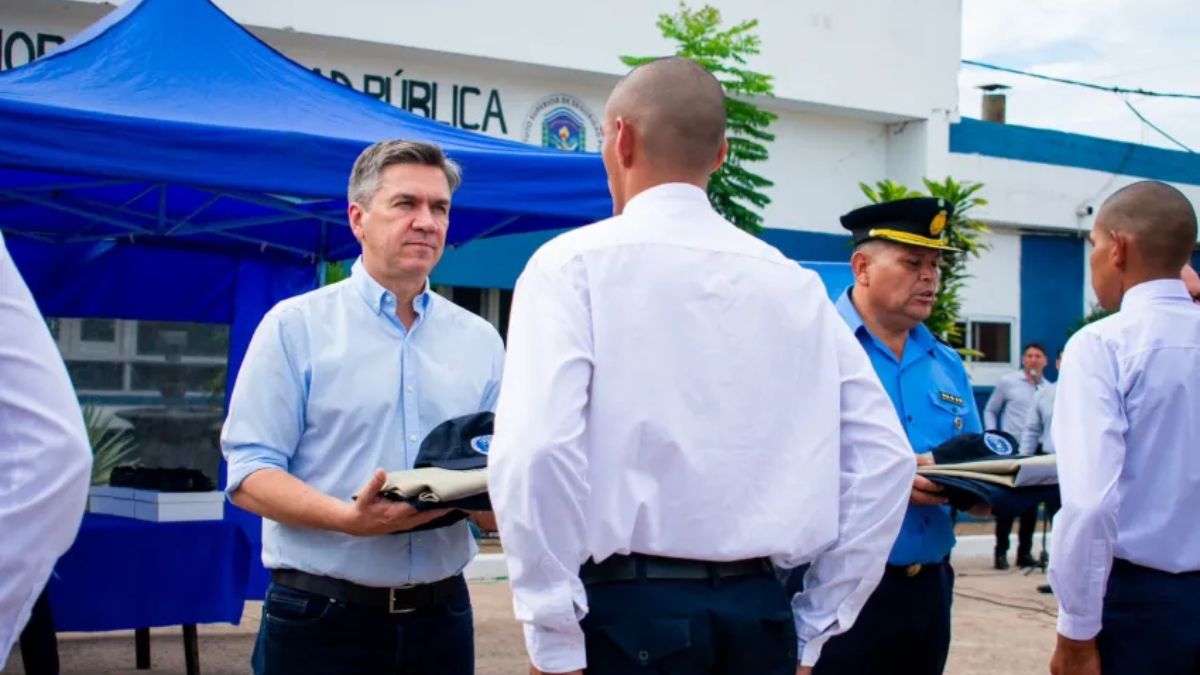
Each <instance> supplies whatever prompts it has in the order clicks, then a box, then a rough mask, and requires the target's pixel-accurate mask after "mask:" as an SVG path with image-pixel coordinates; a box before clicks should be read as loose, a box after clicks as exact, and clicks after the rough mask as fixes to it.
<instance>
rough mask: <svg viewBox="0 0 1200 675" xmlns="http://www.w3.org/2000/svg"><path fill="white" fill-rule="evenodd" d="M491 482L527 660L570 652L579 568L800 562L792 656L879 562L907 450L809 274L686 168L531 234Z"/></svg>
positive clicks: (575, 644) (899, 501)
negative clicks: (619, 559) (613, 212)
mask: <svg viewBox="0 0 1200 675" xmlns="http://www.w3.org/2000/svg"><path fill="white" fill-rule="evenodd" d="M508 336H509V343H508V347H509V352H508V359H507V361H506V372H507V373H508V376H507V377H506V379H505V382H504V384H503V385H502V387H501V393H500V400H499V403H498V406H497V419H496V435H495V438H494V443H493V446H492V449H491V454H490V457H489V487H490V492H491V497H492V504H493V506H494V507H495V510H496V514H497V517H498V519H499V524H500V531H501V535H502V538H503V541H504V549H505V553H506V555H507V561H508V568H509V577H510V579H511V583H512V589H513V601H514V606H515V610H516V616H517V618H518V619H519V620H520V621H522V622H523V623H524V624H525V636H526V643H527V646H528V649H529V654H530V656H531V659H532V661H533V663H534V664H535V665H536V666H537V667H539V668H541V669H542V670H546V671H550V672H560V671H567V670H572V669H577V668H582V667H584V666H585V665H586V663H585V661H586V659H585V655H584V638H583V633H582V631H581V629H580V627H579V620H580V619H581V618H582V617H583V616H584V615H585V614H586V613H587V597H586V594H585V592H584V587H583V585H582V584H581V582H580V580H579V568H580V565H582V564H583V563H584V562H585V561H586V560H588V559H589V558H591V559H593V560H595V561H603V560H604V559H605V558H608V557H609V556H611V555H613V554H627V553H630V552H636V553H644V554H650V555H660V556H668V557H674V558H686V559H699V560H709V561H729V560H740V559H748V558H756V557H770V558H771V559H772V560H773V561H774V562H775V563H776V564H778V565H780V566H782V567H794V566H796V565H799V564H802V563H806V562H810V561H812V562H813V567H812V568H811V571H810V572H809V573H808V576H807V579H806V585H807V590H806V591H805V593H803V594H801V595H797V596H796V598H795V599H794V601H793V607H794V609H795V616H796V624H797V631H798V633H799V642H800V645H799V646H800V651H799V652H798V653H799V654H800V659H801V661H802V663H805V664H811V663H814V662H815V661H816V659H817V656H818V654H819V652H820V649H821V646H822V645H823V644H824V642H825V641H826V640H828V639H829V637H831V636H832V635H834V634H837V633H840V632H843V631H845V630H846V629H848V628H849V627H850V625H851V624H852V623H853V622H854V619H855V618H856V617H857V615H858V613H859V610H860V609H861V608H862V606H863V604H864V603H865V602H866V600H867V597H868V596H869V595H870V593H871V591H872V590H873V589H874V588H875V586H876V585H877V584H878V582H879V579H880V577H881V576H882V573H883V566H884V562H885V560H886V558H887V555H888V551H889V549H890V548H891V546H892V543H893V542H894V541H895V539H896V534H897V532H898V531H899V528H900V522H901V519H902V517H903V515H904V510H905V507H906V506H907V502H908V494H909V489H910V487H911V483H912V478H913V473H914V469H915V466H914V464H915V463H914V461H913V454H912V449H911V448H910V447H909V444H908V441H907V440H906V439H905V436H904V431H903V430H902V428H901V426H900V422H899V420H898V418H897V417H896V412H895V410H894V408H893V407H892V404H891V401H890V400H889V399H888V397H887V394H886V393H885V392H884V390H883V387H882V385H880V383H879V379H878V377H877V376H876V375H875V371H874V369H872V367H871V363H870V361H869V360H868V359H867V356H866V354H865V353H864V352H863V350H862V348H861V347H860V346H859V345H858V343H857V341H856V340H855V339H854V337H853V335H852V334H851V333H850V330H849V328H847V327H846V325H845V323H844V322H843V321H842V319H841V317H840V316H839V315H838V313H837V311H836V310H835V309H834V307H833V305H832V304H831V303H830V302H829V299H828V297H827V296H826V293H825V289H824V288H823V287H822V285H821V282H820V280H819V278H818V277H817V275H816V274H814V273H812V272H811V271H808V270H804V269H802V268H801V267H800V266H798V265H797V264H795V263H794V262H792V261H789V260H787V259H786V258H784V257H783V255H782V254H780V253H779V252H778V251H777V250H775V249H774V248H772V247H770V246H768V245H767V244H765V243H763V242H762V241H760V240H758V239H756V238H754V237H752V236H750V235H748V234H745V233H743V232H740V231H739V230H737V229H736V228H734V227H733V226H732V225H730V224H729V223H728V222H727V221H725V220H724V219H722V218H721V217H720V216H719V215H717V213H716V212H715V211H713V209H712V208H711V207H710V206H709V203H708V200H707V197H706V196H705V194H704V192H703V191H702V190H700V189H698V188H696V187H694V186H690V185H681V184H669V185H662V186H658V187H656V188H653V189H651V190H648V191H646V192H644V193H642V194H640V195H638V196H637V197H636V198H634V199H632V200H631V201H630V202H629V204H628V205H627V207H626V209H625V212H624V214H623V215H621V216H617V217H615V218H612V219H609V220H606V221H602V222H600V223H597V224H595V225H591V226H589V227H585V228H581V229H579V230H575V231H573V232H570V233H567V234H564V235H562V236H560V237H558V238H556V239H555V240H553V241H551V242H550V243H548V244H546V245H545V246H543V247H542V248H541V249H540V250H539V251H538V252H537V253H536V254H535V255H534V256H533V258H532V259H531V260H530V262H529V264H528V266H527V267H526V268H525V271H524V272H523V273H522V275H521V278H520V280H519V281H518V282H517V287H516V294H515V298H514V303H513V310H512V317H511V320H510V323H509V334H508Z"/></svg>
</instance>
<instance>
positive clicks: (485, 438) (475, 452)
mask: <svg viewBox="0 0 1200 675" xmlns="http://www.w3.org/2000/svg"><path fill="white" fill-rule="evenodd" d="M492 420H493V415H492V413H490V412H482V413H473V414H470V415H464V416H462V417H455V418H454V419H450V420H446V421H445V422H442V423H441V424H439V425H438V426H436V427H434V428H433V430H432V431H430V432H429V435H427V436H426V437H425V440H424V441H422V442H421V448H420V450H418V451H417V458H416V461H415V462H413V468H412V469H409V470H407V471H392V472H390V473H388V477H387V482H385V483H384V484H383V488H381V489H380V491H379V493H380V495H381V496H383V497H385V498H387V499H392V500H395V501H403V502H407V503H408V504H410V505H412V506H413V508H415V509H418V510H421V511H426V510H430V509H457V511H456V512H452V513H450V514H447V516H444V517H443V518H439V519H438V520H436V521H433V522H434V523H437V524H438V526H439V527H444V526H445V525H448V524H450V523H452V522H457V521H459V520H462V519H463V518H465V517H466V514H465V513H463V511H490V510H491V508H492V503H491V500H490V499H488V494H487V453H488V447H489V446H490V445H491V440H492ZM450 517H453V519H452V520H449V521H448V522H443V521H444V520H446V519H448V518H450Z"/></svg>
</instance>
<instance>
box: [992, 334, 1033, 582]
mask: <svg viewBox="0 0 1200 675" xmlns="http://www.w3.org/2000/svg"><path fill="white" fill-rule="evenodd" d="M1046 357H1047V354H1046V348H1045V347H1043V346H1041V345H1040V344H1038V343H1036V342H1031V343H1029V344H1027V345H1025V348H1024V349H1022V350H1021V369H1020V370H1018V371H1015V372H1012V373H1008V374H1007V375H1005V376H1004V377H1002V378H1000V381H999V382H998V383H996V388H995V389H994V390H992V395H991V396H990V397H988V402H987V405H986V406H984V409H983V426H984V428H985V429H1000V430H1001V431H1007V432H1008V433H1010V434H1012V436H1013V438H1016V439H1017V440H1018V441H1020V440H1021V439H1023V438H1024V437H1025V423H1026V421H1027V420H1028V419H1029V411H1030V410H1031V409H1032V408H1033V407H1034V406H1035V399H1036V398H1037V394H1038V392H1039V391H1041V390H1042V388H1043V387H1045V386H1046V380H1045V376H1046V361H1047V358H1046ZM1021 452H1024V453H1026V454H1033V449H1032V448H1027V447H1026V446H1025V445H1022V446H1021ZM1037 513H1038V510H1037V507H1034V508H1032V509H1029V510H1028V511H1026V512H1025V513H1022V514H1021V516H1020V523H1021V526H1020V529H1019V530H1018V533H1017V567H1022V568H1030V567H1034V566H1036V565H1037V561H1036V560H1034V559H1033V531H1034V530H1035V529H1037ZM1013 520H1014V518H1013V517H1012V516H1010V515H1002V516H1000V515H998V516H996V551H995V557H994V560H993V563H992V565H993V567H995V568H996V569H998V570H1006V569H1008V540H1009V539H1010V538H1011V536H1012V526H1013Z"/></svg>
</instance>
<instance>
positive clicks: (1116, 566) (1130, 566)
mask: <svg viewBox="0 0 1200 675" xmlns="http://www.w3.org/2000/svg"><path fill="white" fill-rule="evenodd" d="M1112 568H1113V571H1117V570H1122V571H1125V572H1149V573H1151V574H1157V575H1161V576H1164V577H1173V578H1179V577H1189V578H1192V577H1200V570H1192V571H1187V572H1167V571H1166V570H1160V569H1156V568H1154V567H1146V566H1145V565H1139V564H1137V563H1135V562H1130V561H1128V560H1126V559H1124V558H1113V565H1112Z"/></svg>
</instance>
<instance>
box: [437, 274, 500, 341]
mask: <svg viewBox="0 0 1200 675" xmlns="http://www.w3.org/2000/svg"><path fill="white" fill-rule="evenodd" d="M433 290H434V291H436V292H437V293H438V294H439V295H441V296H443V297H445V298H447V299H449V300H450V301H451V302H453V303H454V304H456V305H458V306H459V307H462V308H463V309H466V310H467V311H469V312H471V313H473V314H477V315H479V316H481V317H483V318H484V319H486V320H487V322H488V323H490V324H492V325H493V326H495V327H496V330H497V331H498V332H499V333H500V337H502V338H503V337H506V336H507V334H508V316H509V309H510V308H511V306H512V291H511V290H508V289H500V288H469V287H466V286H438V287H436V288H434V289H433Z"/></svg>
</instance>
